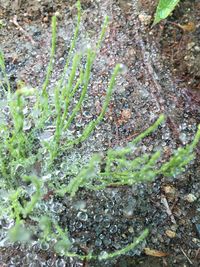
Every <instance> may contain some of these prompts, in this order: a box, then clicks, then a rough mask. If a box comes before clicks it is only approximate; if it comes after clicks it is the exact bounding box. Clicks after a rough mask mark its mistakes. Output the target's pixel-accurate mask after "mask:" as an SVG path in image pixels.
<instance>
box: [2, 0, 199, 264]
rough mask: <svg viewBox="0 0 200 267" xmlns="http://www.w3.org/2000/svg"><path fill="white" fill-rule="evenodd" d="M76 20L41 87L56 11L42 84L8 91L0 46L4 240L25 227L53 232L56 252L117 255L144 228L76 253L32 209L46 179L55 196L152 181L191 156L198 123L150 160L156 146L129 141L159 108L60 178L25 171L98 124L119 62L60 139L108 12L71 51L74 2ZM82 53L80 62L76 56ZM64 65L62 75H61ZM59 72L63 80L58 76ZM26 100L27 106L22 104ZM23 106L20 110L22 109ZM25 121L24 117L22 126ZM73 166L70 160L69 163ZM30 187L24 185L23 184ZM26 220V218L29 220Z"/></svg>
mask: <svg viewBox="0 0 200 267" xmlns="http://www.w3.org/2000/svg"><path fill="white" fill-rule="evenodd" d="M77 10H78V20H77V25H76V28H75V32H74V36H73V38H72V42H71V46H70V49H69V53H68V58H67V59H66V64H65V67H64V70H63V73H62V75H61V77H60V79H59V81H58V82H57V83H56V85H55V87H54V88H53V93H52V92H51V94H50V93H49V90H52V89H49V82H50V78H51V74H52V72H53V69H54V67H53V62H54V56H55V51H56V17H55V16H54V17H53V18H52V48H51V55H50V62H49V65H48V68H47V75H46V78H45V80H44V83H43V86H42V90H37V89H36V88H35V89H33V88H26V87H25V85H24V84H20V83H19V84H18V88H17V90H16V91H15V92H12V88H11V85H10V82H9V78H8V76H7V75H6V67H5V62H4V56H3V53H2V52H1V53H0V68H1V74H2V79H1V87H2V91H3V97H4V98H5V99H6V101H7V105H8V107H9V113H8V114H7V115H6V116H5V118H4V120H3V121H1V122H0V132H1V136H0V177H1V181H0V187H1V195H0V198H1V204H0V207H1V212H0V216H1V218H5V217H6V218H10V219H11V220H12V221H13V223H14V225H13V227H12V228H11V229H10V230H9V231H8V233H7V234H8V237H9V238H10V239H11V240H12V242H15V241H20V242H30V240H31V235H32V232H37V233H38V239H39V240H40V242H49V243H50V242H51V240H54V241H55V240H56V242H55V244H54V249H55V251H56V252H57V253H59V254H61V255H65V256H70V257H78V258H80V259H84V258H87V259H99V260H105V259H110V258H113V257H117V256H120V255H122V254H125V253H127V252H128V251H129V250H133V249H134V248H135V247H136V246H137V245H138V243H139V242H141V241H142V240H144V239H145V238H146V236H147V235H148V230H147V229H145V230H144V231H143V233H141V235H140V236H139V237H138V238H135V239H134V241H133V242H132V243H131V244H129V245H128V246H126V247H125V248H123V249H120V250H118V251H116V252H112V253H106V254H104V255H94V254H92V253H89V254H88V255H86V256H83V255H78V254H76V253H73V252H71V251H70V248H71V241H70V237H69V235H68V230H67V228H66V229H62V228H61V227H60V225H59V222H58V221H56V220H54V219H52V216H51V214H50V212H49V211H47V212H46V213H45V212H44V214H43V215H38V214H39V213H38V211H37V210H38V206H39V205H40V204H41V203H42V202H43V201H44V197H45V194H46V192H47V190H46V189H47V187H49V188H51V189H52V190H53V192H54V195H55V197H61V198H62V197H63V196H65V195H66V194H68V195H70V196H71V197H72V198H73V197H74V196H75V194H78V190H79V189H80V187H83V188H87V189H88V190H100V189H104V188H106V187H107V186H110V185H112V186H123V185H132V184H134V183H138V182H145V181H152V180H153V179H155V178H156V177H157V176H158V175H160V174H162V175H166V176H168V175H169V176H171V175H177V174H178V173H180V172H182V171H184V169H185V166H186V165H187V164H188V163H189V162H190V161H191V160H192V159H193V158H194V149H195V147H196V145H197V143H198V141H199V139H200V127H199V129H198V131H197V134H196V136H195V138H194V141H193V142H192V143H191V144H189V145H187V146H186V147H184V148H180V149H178V150H177V151H176V152H175V153H174V155H173V156H172V157H171V159H170V160H169V161H168V162H166V163H163V164H162V165H161V166H160V165H159V167H157V162H158V160H159V158H160V157H161V151H158V152H156V153H153V154H150V155H148V154H144V155H141V156H138V157H136V158H134V157H133V155H132V151H133V148H135V147H136V146H139V144H140V142H141V141H142V140H143V139H144V138H145V137H146V136H148V135H150V134H151V133H153V132H154V131H155V130H156V129H157V128H158V126H159V125H160V124H161V123H163V121H164V119H165V118H164V115H161V116H160V117H159V118H158V120H157V121H156V122H155V123H154V124H153V125H152V126H150V127H149V128H147V129H146V130H145V131H144V132H142V133H141V134H140V135H138V137H136V138H135V139H134V140H133V141H132V142H130V143H129V144H127V145H126V146H125V147H122V148H120V149H117V150H116V149H109V150H108V151H107V154H106V156H105V157H104V158H103V157H102V156H100V155H98V154H97V155H93V156H92V158H91V160H90V161H89V163H88V164H85V165H84V164H83V166H82V168H80V170H79V173H78V175H75V174H74V175H73V177H71V180H70V181H69V183H68V184H66V183H63V182H59V181H55V183H52V182H50V184H48V181H43V180H42V179H41V177H39V176H37V175H36V174H35V173H33V168H34V166H35V165H36V164H37V163H38V162H40V164H41V165H45V166H46V169H47V170H48V171H49V172H51V171H52V170H53V166H54V163H55V162H56V161H59V160H62V155H63V154H66V153H67V151H69V150H70V149H71V148H72V147H73V146H75V145H77V144H79V143H81V142H84V141H85V140H86V139H87V138H88V137H89V136H90V135H91V134H92V132H93V131H94V130H95V128H96V126H97V125H99V124H100V123H101V122H102V120H103V117H104V115H105V113H106V111H107V109H108V106H109V103H110V99H111V95H112V91H113V88H114V87H115V82H116V77H117V76H118V75H119V74H120V72H121V69H122V66H121V65H120V64H117V65H116V66H115V68H114V70H113V73H112V75H111V78H110V82H109V85H108V88H107V93H106V96H105V100H104V103H103V105H102V109H101V112H100V114H99V115H98V116H97V118H96V119H94V120H92V121H91V122H90V123H89V124H88V125H87V126H86V127H85V129H84V130H83V132H82V134H81V135H80V136H79V137H75V138H74V139H73V140H71V139H68V137H67V130H68V129H69V128H70V125H71V124H72V122H73V121H74V119H75V118H76V116H77V114H78V113H79V111H80V110H81V107H82V106H83V105H84V99H85V97H86V95H87V92H88V88H89V81H90V75H91V71H92V66H93V64H94V62H95V58H96V55H97V53H98V51H99V49H100V47H101V44H102V41H103V38H104V35H105V32H106V29H107V27H108V23H109V21H108V18H106V19H105V22H104V24H103V27H102V31H101V34H100V37H99V40H98V41H97V44H96V46H95V48H94V49H92V48H90V47H88V48H87V49H86V51H83V52H74V51H75V48H76V43H77V40H78V34H79V29H80V22H81V6H80V2H78V3H77ZM83 59H84V61H85V62H86V63H85V66H83V65H82V64H81V62H82V60H83ZM67 73H69V74H68V76H67V75H66V74H67ZM66 76H67V81H66ZM78 90H79V91H80V92H81V93H80V95H79V99H78V101H77V102H76V103H75V105H74V106H73V107H72V110H70V107H71V106H72V105H71V102H72V100H73V98H74V97H75V94H76V93H77V91H78ZM29 106H30V108H29ZM25 107H28V112H24V109H25ZM49 124H51V125H52V126H53V129H54V131H53V133H52V137H51V139H50V140H49V141H48V142H47V141H44V140H41V139H39V138H38V136H39V135H41V134H43V133H45V131H46V129H47V128H48V126H49ZM26 125H31V126H30V127H28V129H27V127H26ZM101 164H104V165H105V170H104V172H102V171H101V170H100V165H101ZM71 168H72V169H73V166H71ZM30 187H31V192H29V191H30ZM31 220H34V223H33V224H31V223H30V221H31Z"/></svg>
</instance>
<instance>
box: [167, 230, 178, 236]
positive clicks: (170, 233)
mask: <svg viewBox="0 0 200 267" xmlns="http://www.w3.org/2000/svg"><path fill="white" fill-rule="evenodd" d="M165 234H166V235H167V236H168V237H170V238H174V237H175V236H176V233H175V232H174V231H172V230H166V231H165Z"/></svg>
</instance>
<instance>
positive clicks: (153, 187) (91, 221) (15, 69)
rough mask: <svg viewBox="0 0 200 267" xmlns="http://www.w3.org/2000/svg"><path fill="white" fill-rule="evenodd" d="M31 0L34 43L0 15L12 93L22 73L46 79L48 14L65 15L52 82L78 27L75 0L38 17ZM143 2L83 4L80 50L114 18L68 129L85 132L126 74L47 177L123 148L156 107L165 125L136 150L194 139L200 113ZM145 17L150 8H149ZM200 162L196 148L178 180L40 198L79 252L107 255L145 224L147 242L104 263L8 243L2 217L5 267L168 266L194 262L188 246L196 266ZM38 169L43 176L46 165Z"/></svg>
mask: <svg viewBox="0 0 200 267" xmlns="http://www.w3.org/2000/svg"><path fill="white" fill-rule="evenodd" d="M29 2H30V1H27V3H26V4H24V9H22V10H18V11H16V12H17V15H18V19H19V24H20V25H21V26H22V27H23V28H24V29H25V31H26V32H27V33H28V35H30V36H31V38H32V39H33V40H34V42H35V44H34V45H33V44H32V43H31V42H30V39H27V37H26V36H24V34H22V33H21V32H20V31H19V29H16V27H15V26H14V25H13V22H10V20H12V19H13V17H12V16H14V15H15V13H16V12H15V9H12V10H13V11H12V12H13V13H11V14H10V16H9V17H8V18H7V17H5V14H6V13H2V15H1V16H2V17H3V19H4V21H5V26H4V27H3V28H2V29H1V33H0V38H1V40H3V42H1V48H2V49H3V51H4V53H5V58H6V66H7V71H8V74H9V76H10V78H11V79H12V84H13V90H15V89H16V82H17V80H21V79H22V80H23V81H24V82H25V83H28V84H29V85H31V86H38V85H41V83H42V80H43V78H44V75H45V70H46V66H47V64H48V57H49V49H47V47H49V44H50V40H51V29H50V25H49V24H50V23H49V21H50V19H49V18H50V17H51V14H52V13H53V12H56V11H59V12H60V14H61V18H60V22H59V30H58V42H57V43H58V45H57V47H58V48H57V59H56V62H55V71H54V74H53V77H52V83H51V84H52V85H53V84H54V82H55V81H56V80H57V79H58V76H59V74H60V73H61V68H62V67H63V62H64V58H65V57H66V55H67V52H68V50H69V42H70V38H71V35H70V33H71V32H72V29H73V28H74V21H75V9H74V8H73V7H72V4H73V3H74V2H75V1H71V3H70V4H66V3H64V2H65V1H62V6H61V7H62V9H61V8H60V7H59V4H57V2H55V3H54V4H51V5H53V7H52V8H51V9H50V8H48V7H50V6H48V5H49V4H48V3H47V4H46V2H49V3H50V1H44V3H43V1H42V4H41V5H40V6H38V8H39V9H41V8H42V7H45V8H46V11H44V9H41V10H42V11H40V13H38V14H37V12H36V13H34V14H37V15H35V17H34V16H33V18H32V17H31V16H30V17H28V15H24V13H25V12H24V11H25V8H29V7H31V8H33V6H34V4H33V6H32V4H30V3H29ZM58 2H59V1H58ZM141 2H142V1H128V2H127V1H126V3H125V1H109V0H108V1H97V0H96V1H83V9H84V14H83V23H82V26H81V35H80V39H79V43H80V49H82V47H84V46H85V45H87V43H88V42H90V43H94V41H95V40H96V39H97V33H98V32H99V31H100V26H101V24H102V21H103V17H104V16H105V15H106V14H107V15H109V17H110V18H111V24H110V27H109V30H108V33H107V35H106V38H105V41H104V45H103V47H102V49H101V51H100V54H99V56H98V58H97V60H96V62H95V65H94V68H93V72H92V77H91V83H90V89H89V95H88V98H87V100H86V102H85V104H84V110H83V113H82V114H81V115H80V116H79V117H78V119H77V120H76V122H75V123H74V125H73V126H72V128H71V134H72V135H73V134H74V133H77V132H78V131H80V132H81V130H82V128H83V127H84V125H85V124H86V123H88V122H89V121H90V120H91V118H94V117H95V116H97V115H98V113H99V110H100V109H101V105H102V101H103V99H104V95H105V90H106V87H107V84H108V80H109V77H110V74H111V71H112V68H113V67H114V65H115V64H116V63H119V62H120V63H122V64H124V73H123V76H122V77H120V78H118V81H117V86H116V88H115V92H114V95H113V99H112V102H111V104H110V107H109V111H108V112H107V114H106V117H105V120H104V121H103V123H102V124H101V127H98V129H96V131H95V132H94V134H93V135H92V136H91V137H90V138H89V139H88V140H87V141H86V142H85V143H84V144H82V146H81V147H76V148H74V149H73V150H72V151H71V152H69V154H68V155H66V156H65V158H63V162H65V164H64V165H62V166H60V165H59V164H58V165H57V166H56V168H55V170H54V172H53V173H52V174H51V175H50V176H49V179H50V180H53V179H55V177H56V179H63V177H64V176H65V172H68V171H69V166H70V165H71V164H72V163H73V164H74V163H76V165H77V168H78V167H79V166H81V163H82V162H88V160H89V158H90V157H91V155H92V153H94V152H101V153H102V154H105V153H106V150H107V149H108V148H109V147H118V146H119V145H124V144H126V143H127V142H128V141H131V140H132V139H133V138H134V137H135V136H137V134H139V133H140V132H141V131H142V130H144V129H146V128H147V127H148V126H149V125H150V124H151V123H153V122H154V121H155V119H156V118H157V117H158V115H159V114H160V113H165V114H166V115H167V121H166V123H165V124H164V125H163V126H161V127H160V128H159V129H158V131H157V132H155V133H154V134H153V135H151V136H150V137H148V138H145V140H144V142H143V143H142V145H141V147H139V148H138V150H137V152H136V153H138V154H140V153H144V152H145V153H147V152H152V151H156V150H158V149H159V148H162V149H163V150H164V159H168V158H169V155H171V153H172V152H173V150H174V149H175V148H177V147H178V146H180V145H185V144H187V143H188V142H190V141H191V140H192V138H193V136H194V134H195V131H196V128H197V124H198V123H199V109H197V108H195V109H193V107H191V102H188V95H187V94H184V91H182V90H180V88H179V87H178V85H177V84H176V83H175V82H174V79H173V77H172V75H171V71H170V70H169V69H168V68H166V66H165V62H163V61H162V60H161V57H160V50H159V46H158V45H157V36H154V34H155V31H154V30H153V31H151V30H150V29H149V25H148V24H146V22H145V23H144V20H141V16H139V15H141V13H142V14H143V12H144V11H143V10H142V4H144V3H141ZM143 2H144V1H143ZM147 2H148V1H147ZM46 5H47V7H46ZM69 5H70V6H71V9H70V8H69V7H70V6H69ZM22 7H23V5H22ZM5 10H6V12H7V10H8V9H6V7H5ZM30 10H32V9H30ZM36 11H37V10H36ZM45 12H46V13H45ZM146 12H148V11H146ZM12 14H13V15H12ZM147 15H152V14H151V12H149V14H147ZM44 18H47V19H44ZM198 153H199V152H198ZM63 157H64V156H63ZM198 159H199V154H198V155H197V160H196V161H194V162H192V163H191V164H190V166H189V168H188V170H187V171H186V172H185V173H184V174H181V175H179V176H177V177H176V178H174V177H170V178H166V177H158V179H157V180H156V181H155V182H153V183H151V184H145V185H144V184H139V185H135V186H133V187H130V188H128V187H122V188H108V189H105V190H103V191H98V192H90V191H87V190H83V189H82V190H80V191H79V192H78V194H77V195H76V196H75V198H74V199H73V201H72V200H71V199H69V198H68V197H67V196H66V197H64V198H63V199H58V198H55V197H53V196H50V197H49V199H46V200H45V201H43V203H42V206H41V207H40V208H41V212H42V211H43V210H44V209H47V210H48V209H49V210H50V211H51V214H52V216H53V217H54V218H57V219H58V220H59V221H60V224H61V225H62V226H63V227H65V226H66V227H67V228H68V230H69V234H70V237H71V239H72V240H73V250H74V252H78V253H79V254H81V255H84V254H87V253H88V251H90V250H93V251H94V252H95V253H104V252H112V251H115V250H117V249H120V248H122V247H124V246H125V245H127V244H129V243H130V242H132V240H133V238H134V237H135V236H138V235H139V233H140V232H141V231H142V230H143V229H144V228H146V227H148V228H149V229H150V235H149V237H148V238H147V240H145V241H144V242H143V243H142V244H141V245H140V246H139V247H138V248H137V249H136V250H134V251H131V252H130V253H129V255H127V256H126V257H122V258H121V259H120V260H118V259H117V260H113V261H107V262H91V263H85V262H81V261H77V260H75V259H71V258H67V259H66V258H65V257H58V256H57V255H56V254H54V253H52V252H51V250H50V248H49V247H48V245H47V244H43V246H42V247H41V246H40V245H39V244H38V243H37V242H35V244H32V245H31V246H29V247H26V246H20V245H19V244H16V245H15V246H12V247H9V246H8V247H7V248H6V246H4V243H3V240H4V232H5V229H6V228H8V227H9V222H5V225H4V224H3V223H2V222H1V241H2V242H1V244H2V245H1V249H0V252H1V255H0V262H1V263H2V265H3V266H4V265H5V266H94V267H95V266H139V265H140V266H146V265H145V264H148V262H149V264H152V265H147V266H156V265H157V266H163V264H165V262H166V263H167V264H168V265H169V266H181V265H183V266H190V262H189V261H188V259H187V257H186V256H185V255H184V253H183V251H184V252H185V253H186V255H187V256H188V257H189V259H191V262H192V263H193V265H194V266H195V264H196V266H198V265H197V263H198V251H199V238H200V237H199V221H200V210H199V206H200V205H199V197H200V195H199V186H200V184H199V173H200V167H199V160H198ZM40 175H41V176H44V175H47V174H46V173H43V172H42V171H41V173H40ZM166 203H167V204H166ZM169 210H171V212H172V214H171V215H170V214H169ZM170 231H171V232H170ZM170 233H171V235H170ZM172 233H174V234H172ZM172 236H173V237H172ZM145 247H150V248H152V249H157V250H159V251H164V252H167V253H168V257H166V258H165V259H164V260H163V259H158V260H150V259H149V258H148V257H147V256H146V258H142V257H141V255H143V254H142V253H143V249H144V248H145ZM19 255H20V256H19ZM86 264H88V265H86Z"/></svg>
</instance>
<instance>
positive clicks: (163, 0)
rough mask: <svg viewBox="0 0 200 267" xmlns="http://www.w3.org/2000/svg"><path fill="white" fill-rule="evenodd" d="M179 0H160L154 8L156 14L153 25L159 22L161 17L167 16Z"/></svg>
mask: <svg viewBox="0 0 200 267" xmlns="http://www.w3.org/2000/svg"><path fill="white" fill-rule="evenodd" d="M179 1H180V0H160V1H159V3H158V6H157V9H156V14H155V18H154V22H153V26H154V25H155V24H157V23H158V22H160V21H161V20H162V19H165V18H167V17H168V16H169V15H170V14H171V13H172V11H173V10H174V8H175V7H176V5H177V4H178V3H179Z"/></svg>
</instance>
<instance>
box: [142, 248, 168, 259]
mask: <svg viewBox="0 0 200 267" xmlns="http://www.w3.org/2000/svg"><path fill="white" fill-rule="evenodd" d="M144 253H145V254H146V255H148V256H153V257H166V256H167V255H168V253H166V252H162V251H159V250H155V249H150V248H145V249H144Z"/></svg>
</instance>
